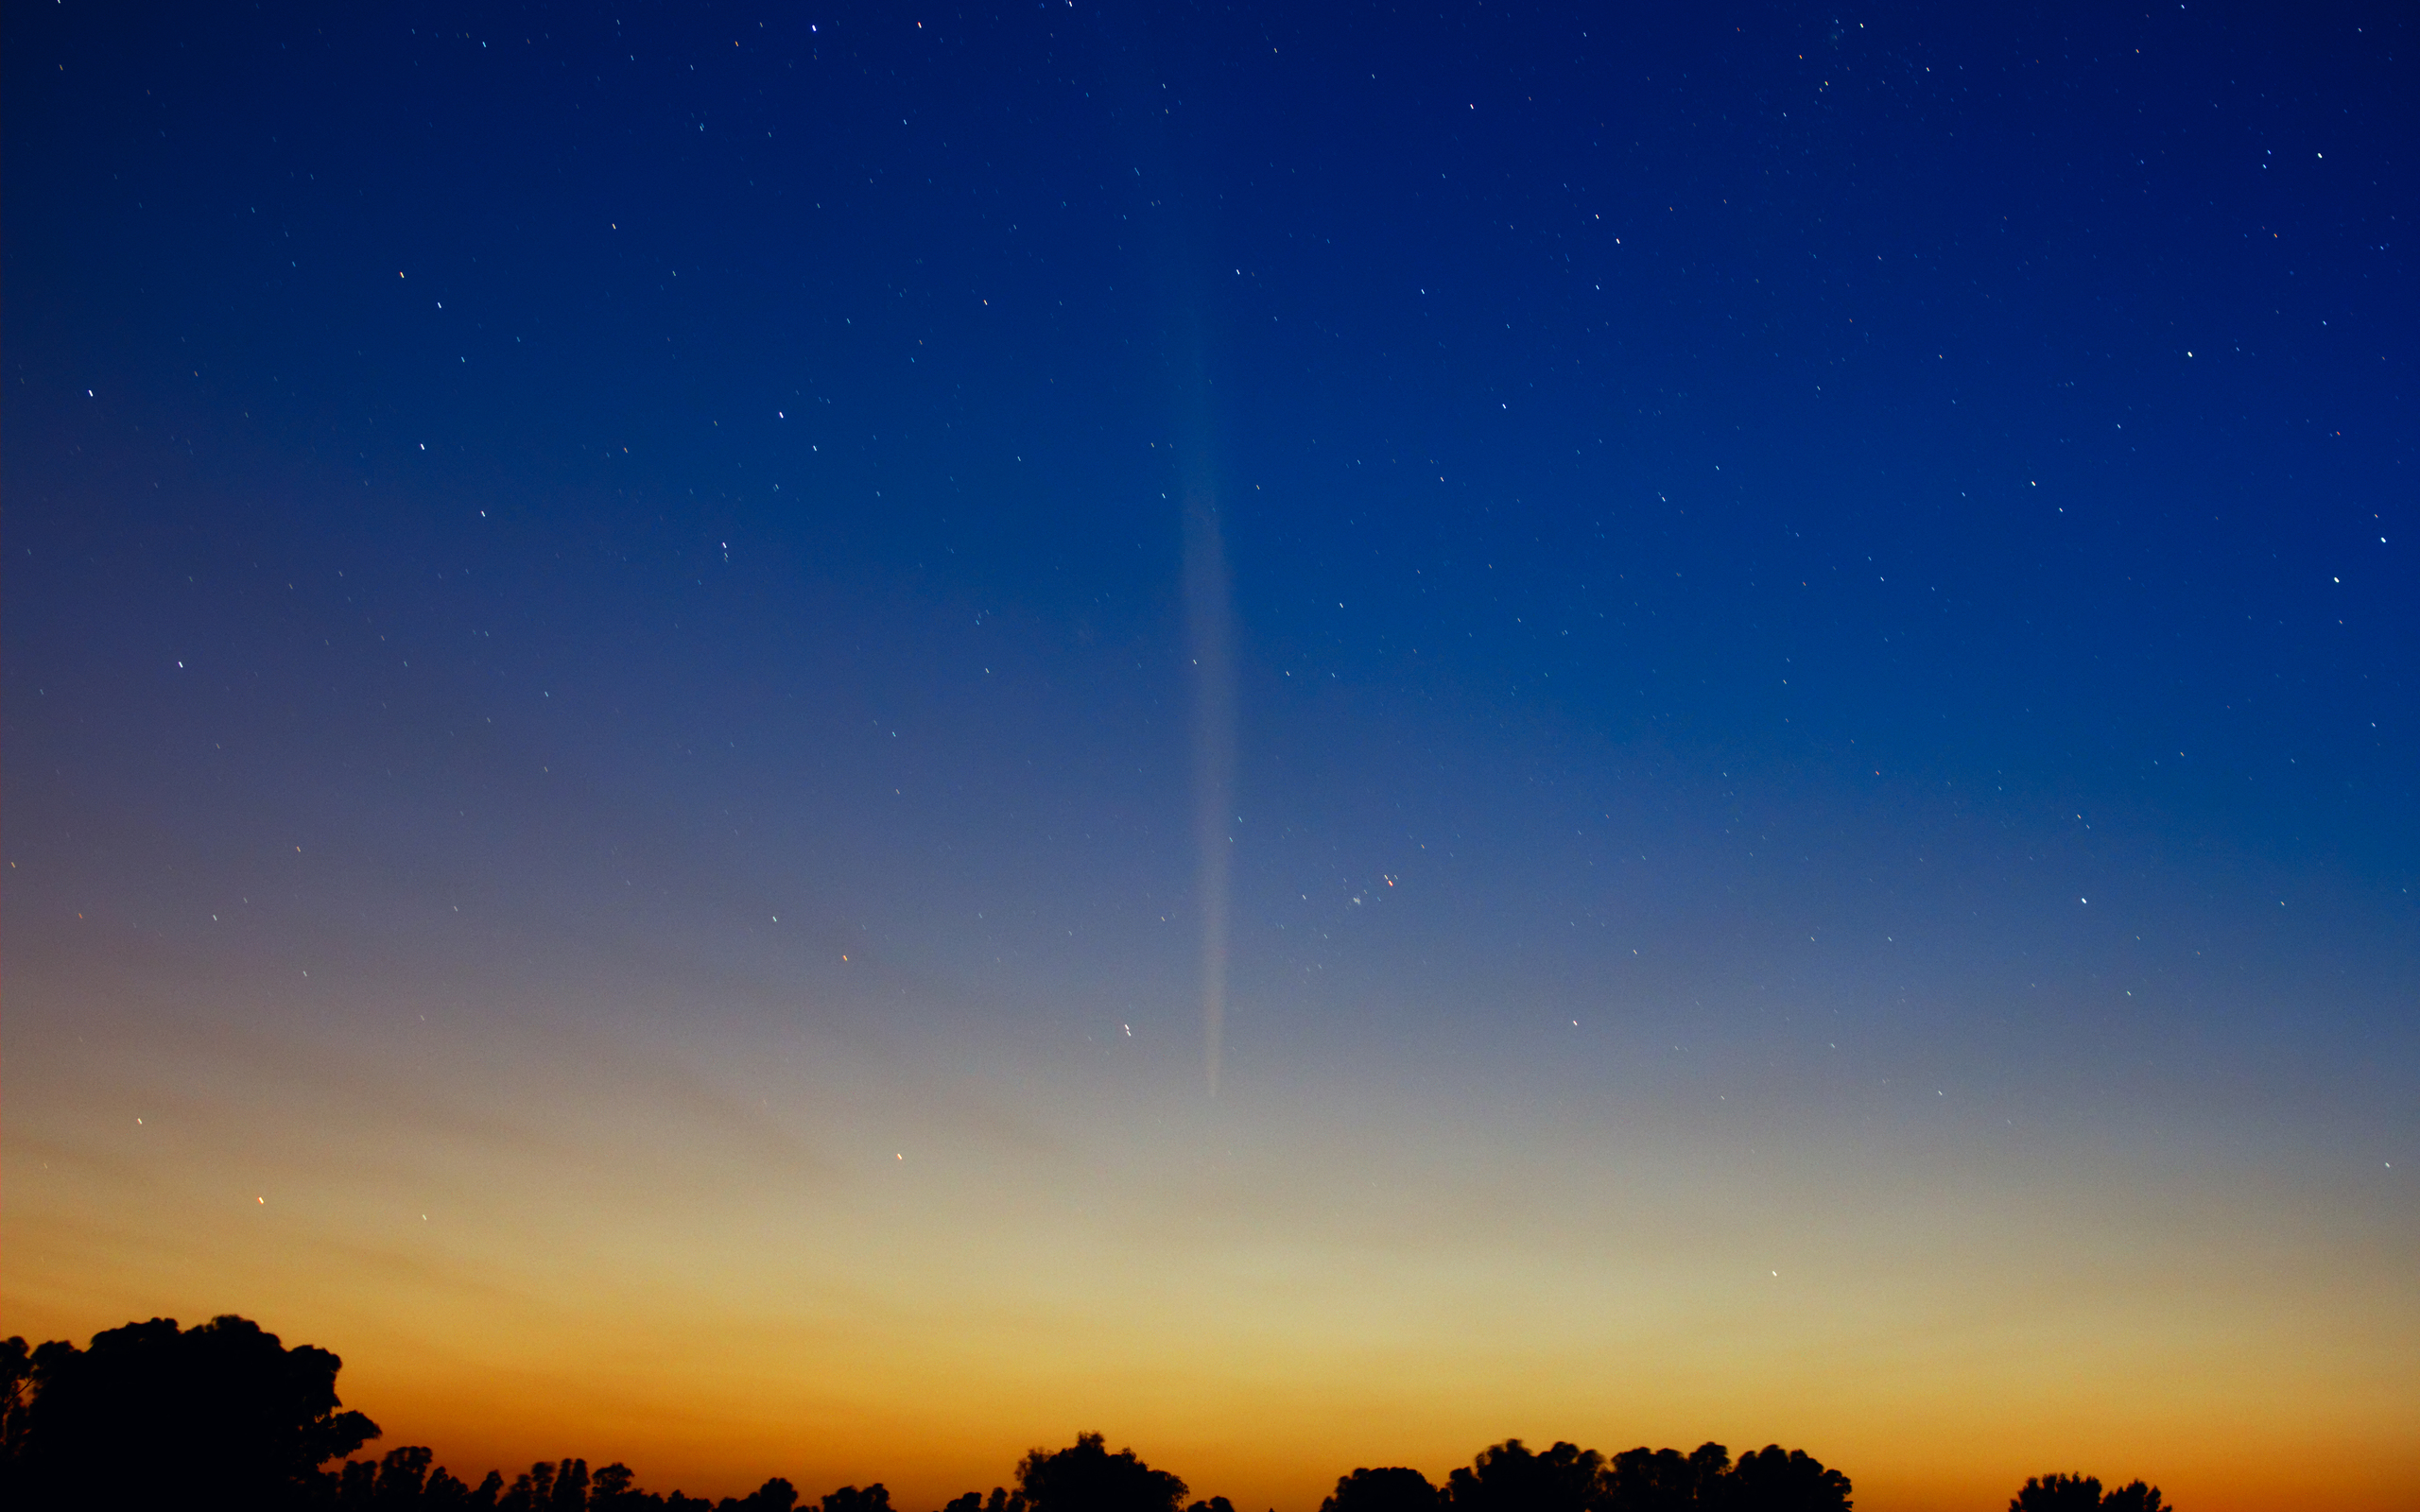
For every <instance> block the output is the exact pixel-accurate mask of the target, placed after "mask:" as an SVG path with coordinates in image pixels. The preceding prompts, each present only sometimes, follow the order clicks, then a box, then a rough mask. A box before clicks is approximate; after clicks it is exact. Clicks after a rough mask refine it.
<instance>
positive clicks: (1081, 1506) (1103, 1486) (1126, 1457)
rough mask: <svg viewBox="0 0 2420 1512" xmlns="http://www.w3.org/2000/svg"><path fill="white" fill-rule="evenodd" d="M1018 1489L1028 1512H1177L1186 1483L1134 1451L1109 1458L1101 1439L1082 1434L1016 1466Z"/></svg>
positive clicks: (1032, 1455) (1040, 1451)
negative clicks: (1151, 1465) (1062, 1445)
mask: <svg viewBox="0 0 2420 1512" xmlns="http://www.w3.org/2000/svg"><path fill="white" fill-rule="evenodd" d="M1017 1488H1018V1489H1019V1490H1020V1491H1022V1492H1023V1493H1024V1495H1025V1501H1026V1505H1027V1506H1028V1507H1029V1509H1030V1512H1177V1509H1178V1507H1180V1506H1182V1505H1183V1504H1184V1482H1183V1481H1181V1480H1179V1479H1178V1478H1177V1477H1175V1476H1173V1475H1170V1474H1169V1473H1168V1472H1167V1471H1166V1470H1155V1469H1151V1468H1150V1466H1149V1465H1146V1464H1144V1463H1143V1462H1142V1461H1141V1460H1139V1459H1136V1458H1135V1457H1134V1452H1133V1451H1132V1450H1131V1449H1121V1450H1119V1451H1118V1452H1116V1453H1115V1454H1113V1453H1111V1452H1109V1451H1108V1450H1107V1449H1106V1448H1105V1447H1103V1444H1102V1440H1101V1435H1098V1434H1078V1435H1076V1442H1075V1443H1074V1444H1073V1445H1072V1446H1070V1447H1068V1448H1066V1449H1063V1450H1059V1451H1057V1452H1046V1451H1043V1450H1039V1449H1037V1450H1035V1451H1033V1452H1031V1453H1029V1454H1028V1455H1026V1457H1025V1458H1024V1459H1022V1460H1020V1461H1018V1463H1017Z"/></svg>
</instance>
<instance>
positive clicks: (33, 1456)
mask: <svg viewBox="0 0 2420 1512" xmlns="http://www.w3.org/2000/svg"><path fill="white" fill-rule="evenodd" d="M343 1365H344V1362H343V1361H342V1360H340V1359H338V1358H337V1356H336V1355H334V1354H332V1353H330V1352H329V1351H327V1350H325V1349H315V1348H313V1347H312V1346H309V1345H300V1346H297V1347H296V1348H294V1349H286V1348H285V1346H284V1345H283V1344H281V1343H280V1342H279V1341H278V1337H277V1335H276V1334H274V1333H270V1332H266V1331H265V1330H263V1329H262V1328H261V1327H260V1325H258V1324H256V1323H253V1322H251V1321H250V1320H248V1319H245V1318H240V1317H234V1316H226V1317H217V1318H213V1319H212V1320H211V1321H209V1322H207V1323H204V1324H201V1325H200V1326H199V1327H196V1328H191V1329H180V1328H178V1326H177V1324H176V1321H175V1320H174V1319H172V1318H153V1319H152V1320H151V1321H150V1322H148V1323H130V1324H128V1325H126V1326H125V1327H124V1328H117V1329H110V1330H107V1331H106V1332H100V1333H96V1334H95V1335H93V1341H92V1344H91V1345H90V1346H89V1347H88V1348H85V1349H78V1348H76V1346H75V1345H73V1344H71V1343H69V1342H67V1341H65V1340H63V1339H60V1340H53V1341H51V1342H49V1343H46V1344H43V1345H41V1346H39V1347H37V1348H32V1349H28V1348H27V1347H26V1341H25V1340H23V1339H21V1338H12V1339H9V1340H7V1341H6V1342H5V1343H0V1508H7V1509H23V1512H172V1509H173V1512H218V1509H222V1508H223V1509H227V1512H237V1509H241V1512H803V1508H802V1502H801V1499H800V1496H799V1492H798V1488H797V1487H796V1486H792V1485H791V1484H790V1483H789V1482H788V1481H787V1480H785V1479H783V1478H781V1477H780V1476H775V1477H773V1478H772V1479H771V1480H769V1481H767V1482H766V1483H765V1484H764V1485H763V1486H758V1487H757V1488H756V1489H755V1490H753V1491H752V1492H750V1493H749V1494H748V1495H746V1496H737V1497H733V1496H727V1497H724V1498H722V1499H721V1500H720V1501H709V1500H707V1499H706V1498H703V1497H695V1496H687V1495H684V1494H683V1493H682V1492H680V1491H677V1490H676V1491H664V1492H657V1491H648V1490H643V1489H641V1488H640V1487H639V1486H638V1485H637V1484H636V1477H635V1475H634V1474H633V1472H632V1471H631V1468H630V1467H629V1466H627V1465H619V1464H615V1465H608V1466H605V1467H604V1468H603V1469H597V1470H595V1471H592V1470H590V1469H589V1468H588V1462H587V1461H586V1460H583V1459H565V1460H560V1461H553V1462H547V1461H541V1462H539V1463H538V1464H535V1465H532V1466H530V1467H529V1468H528V1469H527V1470H524V1471H522V1472H521V1473H520V1474H518V1475H516V1476H515V1477H513V1479H512V1480H511V1481H510V1483H508V1482H507V1481H506V1480H505V1478H504V1476H503V1474H502V1473H501V1472H499V1471H496V1470H490V1471H488V1472H487V1474H486V1475H485V1476H484V1477H483V1478H482V1479H481V1480H480V1481H479V1483H478V1484H477V1485H476V1486H473V1485H470V1484H469V1483H467V1482H465V1481H463V1480H461V1479H460V1478H458V1477H457V1476H456V1475H454V1474H453V1473H452V1472H451V1471H450V1470H448V1469H444V1468H443V1467H441V1466H440V1465H438V1464H437V1463H436V1456H435V1455H434V1454H432V1453H431V1452H429V1451H428V1450H426V1449H424V1448H421V1447H419V1446H411V1447H407V1448H404V1449H397V1450H391V1451H389V1452H387V1453H386V1454H385V1455H384V1456H382V1457H380V1458H377V1459H374V1460H372V1459H355V1458H354V1457H353V1456H354V1454H355V1453H356V1452H359V1451H360V1450H361V1449H362V1447H363V1446H364V1445H366V1444H368V1443H369V1442H370V1441H371V1440H372V1439H374V1438H376V1437H378V1436H379V1429H378V1425H377V1424H376V1423H374V1422H372V1421H371V1420H370V1419H369V1418H368V1417H364V1416H363V1415H362V1414H360V1413H358V1412H348V1411H345V1410H344V1404H343V1403H342V1401H340V1400H338V1399H337V1371H338V1370H340V1369H341V1368H343ZM1850 1489H1851V1488H1850V1485H1849V1478H1848V1477H1847V1476H1846V1475H1843V1474H1841V1472H1840V1471H1839V1470H1836V1469H1828V1468H1826V1467H1825V1466H1824V1465H1823V1464H1822V1463H1821V1462H1819V1461H1817V1460H1815V1459H1813V1458H1812V1457H1810V1456H1809V1455H1807V1454H1806V1452H1804V1451H1802V1450H1795V1449H1792V1450H1785V1449H1783V1448H1781V1447H1780V1446H1779V1445H1776V1444H1768V1445H1767V1446H1765V1447H1764V1448H1763V1449H1760V1450H1755V1451H1752V1452H1748V1453H1745V1454H1742V1455H1740V1456H1739V1458H1737V1460H1734V1459H1733V1458H1732V1457H1731V1454H1730V1452H1729V1451H1728V1450H1726V1449H1724V1448H1723V1446H1722V1445H1720V1444H1701V1445H1699V1446H1698V1447H1697V1448H1696V1449H1694V1450H1691V1451H1689V1452H1687V1453H1683V1452H1680V1451H1679V1450H1676V1449H1646V1448H1639V1449H1633V1450H1626V1451H1624V1452H1621V1453H1618V1454H1615V1455H1612V1456H1611V1457H1608V1456H1606V1455H1603V1454H1599V1452H1596V1451H1595V1450H1593V1449H1582V1448H1581V1447H1580V1446H1579V1445H1577V1444H1569V1443H1558V1444H1555V1445H1554V1446H1552V1447H1551V1448H1549V1449H1546V1450H1532V1449H1530V1447H1529V1446H1527V1445H1526V1444H1524V1443H1522V1442H1521V1440H1519V1439H1517V1438H1509V1439H1506V1440H1505V1441H1504V1442H1503V1443H1501V1444H1495V1445H1493V1446H1491V1447H1489V1448H1487V1449H1485V1450H1482V1451H1480V1452H1479V1454H1478V1457H1477V1458H1476V1459H1474V1460H1473V1461H1472V1462H1471V1463H1470V1464H1469V1465H1467V1466H1464V1467H1463V1468H1461V1469H1457V1470H1455V1471H1454V1472H1453V1473H1452V1474H1450V1475H1448V1476H1447V1477H1446V1478H1445V1481H1444V1484H1443V1485H1442V1486H1441V1485H1436V1484H1433V1483H1431V1482H1430V1481H1429V1479H1428V1478H1427V1477H1426V1476H1425V1475H1423V1474H1422V1473H1421V1472H1420V1471H1418V1470H1415V1469H1406V1468H1404V1467H1401V1466H1391V1467H1386V1468H1383V1469H1356V1470H1354V1471H1353V1472H1352V1473H1351V1474H1349V1475H1344V1476H1340V1477H1339V1478H1338V1480H1337V1483H1336V1489H1335V1491H1334V1492H1333V1493H1332V1494H1330V1495H1329V1496H1328V1498H1327V1499H1326V1501H1324V1502H1322V1503H1321V1506H1320V1512H1852V1507H1853V1503H1852V1502H1851V1500H1850ZM1187 1491H1188V1487H1187V1486H1185V1484H1184V1481H1183V1480H1181V1479H1179V1478H1178V1477H1177V1476H1175V1475H1171V1474H1169V1473H1168V1472H1167V1471H1166V1470H1156V1469H1151V1468H1150V1466H1149V1465H1146V1464H1144V1463H1143V1462H1142V1461H1141V1460H1140V1459H1138V1458H1136V1457H1135V1454H1134V1452H1133V1451H1132V1450H1131V1449H1122V1450H1119V1451H1118V1452H1116V1453H1114V1454H1113V1453H1111V1452H1109V1448H1108V1446H1107V1444H1106V1442H1105V1441H1104V1440H1103V1439H1102V1437H1101V1435H1098V1434H1079V1435H1076V1441H1075V1443H1073V1444H1071V1445H1069V1446H1068V1447H1066V1448H1064V1449H1059V1450H1043V1449H1037V1450H1034V1451H1033V1452H1031V1453H1029V1454H1027V1455H1026V1456H1025V1458H1024V1459H1022V1460H1020V1461H1018V1463H1017V1467H1016V1485H1015V1486H1013V1487H1011V1486H994V1487H993V1488H992V1489H991V1491H990V1492H989V1493H988V1494H987V1493H985V1492H982V1491H969V1492H967V1493H966V1494H965V1495H963V1496H959V1497H957V1498H954V1499H953V1500H951V1501H950V1502H949V1503H948V1504H947V1505H946V1506H945V1507H944V1508H943V1512H1235V1508H1234V1506H1233V1505H1232V1504H1231V1503H1229V1502H1228V1501H1227V1499H1226V1498H1225V1497H1223V1496H1214V1497H1211V1498H1210V1499H1209V1500H1207V1501H1196V1502H1191V1503H1188V1502H1187V1501H1186V1500H1185V1497H1186V1495H1187ZM804 1512H892V1508H891V1505H890V1491H889V1490H888V1489H886V1488H885V1487H884V1486H883V1485H882V1484H881V1483H880V1482H875V1483H874V1484H873V1485H871V1486H841V1487H840V1488H839V1489H838V1490H837V1491H833V1492H830V1493H828V1494H826V1495H825V1496H823V1497H822V1498H821V1499H820V1500H819V1501H816V1502H812V1503H804ZM2009 1512H2175V1509H2174V1508H2173V1507H2172V1506H2170V1505H2169V1503H2166V1502H2164V1501H2162V1500H2161V1498H2160V1493H2159V1489H2158V1487H2156V1486H2146V1485H2145V1484H2144V1483H2142V1482H2141V1481H2136V1482H2134V1483H2133V1484H2132V1485H2129V1486H2121V1487H2119V1488H2118V1489H2117V1490H2114V1491H2109V1492H2106V1493H2104V1492H2103V1491H2102V1490H2101V1486H2100V1481H2098V1480H2096V1479H2094V1478H2092V1477H2090V1476H2080V1475H2065V1474H2062V1475H2047V1476H2036V1477H2033V1478H2031V1479H2030V1480H2028V1481H2027V1482H2026V1483H2025V1485H2024V1486H2023V1487H2022V1488H2021V1489H2020V1490H2019V1491H2018V1492H2017V1494H2016V1495H2015V1496H2014V1498H2012V1499H2011V1500H2010V1502H2009Z"/></svg>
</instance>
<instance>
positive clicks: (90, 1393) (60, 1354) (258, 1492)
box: [9, 1317, 378, 1512]
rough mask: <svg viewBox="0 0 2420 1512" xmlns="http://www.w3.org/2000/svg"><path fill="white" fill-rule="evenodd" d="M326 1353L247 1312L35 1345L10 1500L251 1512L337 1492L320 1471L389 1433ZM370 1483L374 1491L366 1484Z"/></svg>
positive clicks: (129, 1511)
mask: <svg viewBox="0 0 2420 1512" xmlns="http://www.w3.org/2000/svg"><path fill="white" fill-rule="evenodd" d="M342 1365H343V1362H342V1361H340V1360H338V1359H337V1357H336V1356H335V1355H333V1354H331V1353H329V1352H328V1351H327V1350H325V1349H313V1348H312V1347H310V1346H309V1345H300V1346H297V1347H296V1348H294V1349H286V1348H285V1346H284V1345H282V1344H280V1343H279V1342H278V1338H277V1335H275V1334H273V1333H268V1332H263V1331H262V1329H261V1328H260V1326H259V1325H258V1324H256V1323H252V1322H249V1321H247V1320H246V1319H243V1318H240V1317H220V1318H214V1319H213V1320H211V1321H210V1322H208V1323H204V1324H202V1325H200V1326H199V1327H198V1328H193V1329H185V1330H180V1329H179V1328H178V1327H177V1324H176V1321H175V1320H174V1319H172V1318H153V1319H152V1320H151V1321H149V1322H148V1323H130V1324H128V1325H126V1326H125V1327H124V1328H117V1329H111V1330H109V1331H107V1332H101V1333H95V1335H93V1342H92V1345H91V1347H90V1348H89V1349H77V1348H76V1346H74V1345H73V1344H70V1343H68V1342H66V1341H65V1340H63V1339H61V1340H52V1341H51V1342H49V1343H47V1344H44V1345H43V1346H41V1347H40V1348H39V1349H35V1350H33V1351H32V1354H31V1358H30V1369H29V1370H28V1371H26V1373H25V1374H24V1375H23V1376H21V1377H20V1380H19V1383H18V1387H17V1389H18V1391H19V1392H20V1393H22V1392H23V1391H24V1390H25V1388H26V1383H30V1386H31V1392H32V1400H30V1401H29V1402H27V1401H24V1400H23V1398H22V1395H21V1396H20V1398H19V1404H18V1406H17V1407H16V1408H14V1409H12V1412H11V1416H12V1417H14V1416H15V1415H16V1413H17V1412H22V1414H23V1427H22V1429H21V1430H20V1433H21V1437H20V1440H19V1442H18V1443H17V1445H16V1446H14V1452H12V1453H11V1455H10V1459H11V1462H12V1463H11V1465H10V1469H9V1479H10V1483H11V1485H10V1489H11V1493H12V1494H11V1496H10V1502H11V1503H12V1504H16V1505H25V1506H29V1507H36V1508H43V1507H75V1508H78V1509H79V1512H80V1509H89V1512H118V1509H124V1512H136V1509H138V1508H139V1509H142V1512H152V1509H154V1508H159V1507H166V1506H171V1505H173V1506H176V1507H178V1508H180V1509H181V1512H183V1509H208V1508H218V1507H228V1508H242V1509H244V1512H282V1509H285V1508H299V1507H303V1506H307V1505H311V1504H313V1503H320V1502H323V1501H325V1500H327V1498H328V1496H329V1493H330V1492H331V1490H332V1489H334V1488H335V1487H334V1486H332V1485H331V1482H332V1481H334V1479H335V1478H334V1477H331V1476H327V1475H323V1474H322V1473H321V1472H320V1466H321V1465H324V1464H326V1463H327V1462H328V1461H330V1460H333V1459H342V1458H343V1457H344V1456H346V1455H348V1454H350V1453H352V1452H354V1450H356V1449H359V1448H360V1447H361V1446H362V1445H363V1444H365V1443H367V1442H368V1441H369V1440H371V1439H372V1438H375V1437H377V1436H378V1425H377V1424H376V1423H373V1422H372V1421H371V1420H370V1419H369V1418H368V1417H363V1416H362V1415H361V1414H360V1413H357V1412H340V1411H338V1410H337V1409H338V1408H339V1407H340V1406H341V1405H342V1403H341V1402H339V1401H338V1400H337V1390H336V1379H337V1370H338V1369H339V1368H340V1367H341V1366H342ZM365 1489H367V1488H365Z"/></svg>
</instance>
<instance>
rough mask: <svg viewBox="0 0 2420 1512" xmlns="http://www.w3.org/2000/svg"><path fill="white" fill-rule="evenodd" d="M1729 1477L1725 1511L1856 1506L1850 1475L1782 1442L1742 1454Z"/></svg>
mask: <svg viewBox="0 0 2420 1512" xmlns="http://www.w3.org/2000/svg"><path fill="white" fill-rule="evenodd" d="M1718 1447H1719V1446H1716V1445H1712V1444H1709V1445H1707V1446H1706V1448H1707V1449H1714V1448H1718ZM1700 1452H1703V1451H1700ZM1726 1479H1727V1481H1728V1485H1727V1486H1724V1488H1723V1490H1722V1492H1721V1495H1720V1504H1721V1505H1722V1506H1723V1508H1724V1509H1725V1512H1849V1508H1850V1507H1851V1506H1852V1505H1853V1503H1851V1502H1850V1500H1849V1491H1850V1489H1851V1487H1850V1486H1849V1478H1848V1477H1847V1476H1845V1475H1843V1474H1841V1472H1840V1471H1838V1470H1834V1469H1824V1463H1823V1461H1821V1460H1818V1459H1815V1458H1813V1457H1812V1456H1810V1455H1809V1454H1807V1452H1806V1451H1805V1450H1799V1449H1793V1450H1788V1451H1785V1450H1783V1449H1782V1447H1781V1446H1780V1445H1779V1444H1767V1445H1766V1446H1765V1447H1764V1448H1762V1449H1759V1450H1755V1451H1752V1452H1749V1453H1745V1454H1742V1455H1740V1456H1739V1463H1738V1464H1737V1465H1735V1466H1733V1467H1732V1468H1731V1473H1730V1475H1729V1476H1728V1477H1727V1478H1726Z"/></svg>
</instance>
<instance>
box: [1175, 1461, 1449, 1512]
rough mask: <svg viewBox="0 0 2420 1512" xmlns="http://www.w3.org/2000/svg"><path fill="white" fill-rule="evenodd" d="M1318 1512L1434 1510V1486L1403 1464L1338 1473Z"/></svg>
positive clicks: (1423, 1511) (1426, 1511)
mask: <svg viewBox="0 0 2420 1512" xmlns="http://www.w3.org/2000/svg"><path fill="white" fill-rule="evenodd" d="M1188 1512H1190V1509H1188ZM1320 1512H1437V1487H1435V1486H1431V1485H1429V1484H1428V1477H1427V1476H1426V1475H1423V1474H1421V1473H1420V1472H1419V1471H1418V1470H1415V1469H1409V1468H1408V1467H1406V1466H1402V1465H1390V1466H1387V1467H1385V1468H1384V1469H1366V1468H1364V1469H1357V1470H1355V1471H1354V1472H1353V1473H1352V1474H1350V1475H1340V1476H1338V1477H1337V1478H1336V1489H1335V1490H1334V1491H1331V1492H1329V1493H1328V1498H1327V1500H1326V1501H1324V1502H1322V1503H1320Z"/></svg>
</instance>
